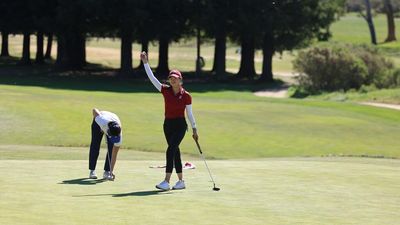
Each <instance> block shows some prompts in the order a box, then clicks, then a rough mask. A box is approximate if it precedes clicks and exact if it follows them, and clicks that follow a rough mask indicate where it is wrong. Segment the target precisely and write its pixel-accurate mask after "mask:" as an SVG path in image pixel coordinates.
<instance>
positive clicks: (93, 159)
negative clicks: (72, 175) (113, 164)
mask: <svg viewBox="0 0 400 225" xmlns="http://www.w3.org/2000/svg"><path fill="white" fill-rule="evenodd" d="M102 138H103V131H102V130H101V129H100V126H99V125H98V124H97V123H96V122H95V121H94V120H93V122H92V141H91V143H90V151H89V169H90V170H95V169H96V164H97V158H99V152H100V145H101V139H102ZM106 138H107V148H108V153H107V154H109V156H110V159H111V157H112V149H113V147H114V144H113V143H112V142H111V141H110V140H108V139H109V138H108V137H107V136H106ZM104 171H110V162H109V161H108V156H107V155H106V161H105V163H104Z"/></svg>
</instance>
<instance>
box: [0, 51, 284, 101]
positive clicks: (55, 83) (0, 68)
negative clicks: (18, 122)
mask: <svg viewBox="0 0 400 225" xmlns="http://www.w3.org/2000/svg"><path fill="white" fill-rule="evenodd" d="M16 61H17V58H12V57H10V58H7V59H0V84H4V85H18V86H37V87H45V88H51V89H67V90H83V91H110V92H122V93H156V90H155V88H154V87H153V85H151V83H150V82H149V81H148V79H147V76H146V74H145V72H144V71H143V70H138V69H134V70H132V72H131V73H129V74H120V72H119V70H118V69H112V68H107V67H104V66H102V65H98V64H88V65H87V66H86V67H85V68H84V69H82V70H61V69H57V68H56V67H54V65H53V64H51V63H46V64H44V65H36V64H32V65H26V66H23V65H17V62H16ZM183 74H184V86H185V87H186V88H187V89H188V90H189V91H190V92H209V91H245V92H249V91H257V90H261V89H266V88H271V87H277V86H281V85H282V83H283V82H282V81H280V80H276V81H274V82H272V83H259V82H257V81H256V80H242V79H237V78H236V76H235V74H231V73H226V74H225V75H224V79H217V78H216V76H215V74H212V73H211V72H210V71H203V72H202V74H200V75H196V73H195V72H193V71H184V72H183ZM165 79H166V77H165V78H164V77H162V76H161V78H160V82H163V83H164V82H165V81H166V80H165Z"/></svg>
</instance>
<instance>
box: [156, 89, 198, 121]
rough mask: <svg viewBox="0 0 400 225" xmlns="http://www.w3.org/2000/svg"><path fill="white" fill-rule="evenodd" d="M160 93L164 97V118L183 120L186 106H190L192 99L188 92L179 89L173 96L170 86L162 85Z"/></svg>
mask: <svg viewBox="0 0 400 225" xmlns="http://www.w3.org/2000/svg"><path fill="white" fill-rule="evenodd" d="M161 93H162V95H163V96H164V105H165V118H167V119H174V118H185V108H186V105H190V104H192V97H191V96H190V94H189V92H187V91H185V89H183V88H181V90H180V91H179V92H178V94H176V95H175V94H174V91H173V90H172V87H171V86H167V85H162V86H161Z"/></svg>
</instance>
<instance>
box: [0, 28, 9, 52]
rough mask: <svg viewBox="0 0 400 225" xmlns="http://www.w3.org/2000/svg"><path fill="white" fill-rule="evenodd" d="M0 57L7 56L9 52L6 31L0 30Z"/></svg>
mask: <svg viewBox="0 0 400 225" xmlns="http://www.w3.org/2000/svg"><path fill="white" fill-rule="evenodd" d="M1 39H2V41H1V55H0V56H1V57H8V56H10V53H9V51H8V32H4V31H3V32H1Z"/></svg>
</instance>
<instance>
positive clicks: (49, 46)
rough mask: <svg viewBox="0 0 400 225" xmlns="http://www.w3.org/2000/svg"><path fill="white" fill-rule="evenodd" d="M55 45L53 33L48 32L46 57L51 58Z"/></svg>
mask: <svg viewBox="0 0 400 225" xmlns="http://www.w3.org/2000/svg"><path fill="white" fill-rule="evenodd" d="M52 45H53V34H51V33H50V34H48V35H47V48H46V54H45V55H44V58H45V59H50V58H51V47H52Z"/></svg>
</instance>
